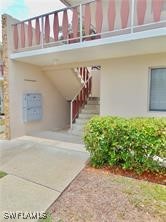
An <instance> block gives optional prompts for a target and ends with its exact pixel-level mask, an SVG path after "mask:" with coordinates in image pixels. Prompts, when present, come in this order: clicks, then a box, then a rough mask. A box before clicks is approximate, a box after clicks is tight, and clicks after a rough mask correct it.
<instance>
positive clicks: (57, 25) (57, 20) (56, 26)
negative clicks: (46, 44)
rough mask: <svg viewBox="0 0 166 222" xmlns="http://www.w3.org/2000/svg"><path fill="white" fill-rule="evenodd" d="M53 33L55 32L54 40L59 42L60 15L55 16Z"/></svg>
mask: <svg viewBox="0 0 166 222" xmlns="http://www.w3.org/2000/svg"><path fill="white" fill-rule="evenodd" d="M53 31H54V40H55V41H58V35H59V18H58V13H55V14H54V24H53Z"/></svg>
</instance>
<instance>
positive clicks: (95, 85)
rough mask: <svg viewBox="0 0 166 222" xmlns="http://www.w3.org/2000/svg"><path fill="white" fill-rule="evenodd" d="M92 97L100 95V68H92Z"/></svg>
mask: <svg viewBox="0 0 166 222" xmlns="http://www.w3.org/2000/svg"><path fill="white" fill-rule="evenodd" d="M91 75H92V97H100V70H92V71H91Z"/></svg>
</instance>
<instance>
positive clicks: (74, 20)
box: [72, 7, 79, 38]
mask: <svg viewBox="0 0 166 222" xmlns="http://www.w3.org/2000/svg"><path fill="white" fill-rule="evenodd" d="M78 23H79V20H78V11H77V7H75V8H73V18H72V29H73V37H74V38H77V37H78Z"/></svg>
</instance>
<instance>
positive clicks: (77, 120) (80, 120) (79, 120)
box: [75, 118, 89, 124]
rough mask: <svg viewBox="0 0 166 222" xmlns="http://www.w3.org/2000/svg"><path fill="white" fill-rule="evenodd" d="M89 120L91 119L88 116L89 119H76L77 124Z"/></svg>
mask: <svg viewBox="0 0 166 222" xmlns="http://www.w3.org/2000/svg"><path fill="white" fill-rule="evenodd" d="M88 121H89V118H87V119H80V118H78V119H76V122H75V124H86V123H87V122H88Z"/></svg>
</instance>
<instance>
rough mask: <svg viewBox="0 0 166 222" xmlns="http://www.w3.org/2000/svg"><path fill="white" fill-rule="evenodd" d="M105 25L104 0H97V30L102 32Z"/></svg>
mask: <svg viewBox="0 0 166 222" xmlns="http://www.w3.org/2000/svg"><path fill="white" fill-rule="evenodd" d="M102 25H103V8H102V1H101V0H96V32H97V33H101V30H102Z"/></svg>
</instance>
